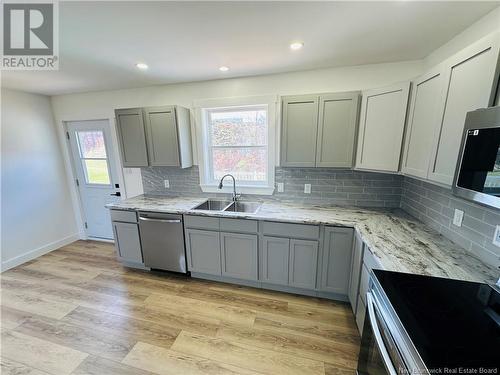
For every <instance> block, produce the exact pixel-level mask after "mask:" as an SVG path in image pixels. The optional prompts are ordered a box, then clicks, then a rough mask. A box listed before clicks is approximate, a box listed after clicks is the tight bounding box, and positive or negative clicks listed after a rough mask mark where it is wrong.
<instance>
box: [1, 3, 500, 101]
mask: <svg viewBox="0 0 500 375" xmlns="http://www.w3.org/2000/svg"><path fill="white" fill-rule="evenodd" d="M498 5H499V3H498V2H477V1H471V2H412V1H396V2H158V1H157V2H124V1H117V2H83V1H77V2H60V70H59V71H49V72H42V71H36V72H13V71H5V72H2V85H3V86H4V87H10V88H16V89H20V90H25V91H31V92H37V93H43V94H48V95H55V94H63V93H71V92H83V91H95V90H109V89H118V88H131V87H142V86H149V85H156V84H165V83H174V82H188V81H200V80H210V79H219V78H226V77H240V76H250V75H259V74H269V73H278V72H287V71H296V70H306V69H315V68H324V67H333V66H349V65H361V64H372V63H381V62H393V61H404V60H414V59H421V58H423V57H425V56H427V55H428V54H429V53H430V52H432V51H433V50H435V49H436V48H438V47H439V46H441V45H443V44H444V43H446V42H447V41H448V40H450V39H451V38H452V37H453V36H455V35H456V34H458V33H459V32H460V31H462V30H464V29H465V28H466V27H467V26H469V25H470V24H472V23H474V22H475V21H476V20H478V19H479V18H481V17H482V16H484V15H485V14H487V13H488V12H489V11H491V10H492V9H494V8H495V7H497V6H498ZM295 40H301V41H304V43H305V46H304V48H303V49H302V50H300V51H291V50H290V49H289V44H290V42H292V41H295ZM139 61H140V62H145V63H147V64H148V65H149V70H148V71H145V72H143V71H139V70H138V69H137V68H135V63H137V62H139ZM221 65H227V66H229V67H230V70H229V71H228V72H225V73H223V72H220V71H219V70H218V67H219V66H221Z"/></svg>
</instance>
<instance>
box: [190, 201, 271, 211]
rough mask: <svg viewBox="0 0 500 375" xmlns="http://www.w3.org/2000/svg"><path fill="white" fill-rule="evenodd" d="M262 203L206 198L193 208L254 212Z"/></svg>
mask: <svg viewBox="0 0 500 375" xmlns="http://www.w3.org/2000/svg"><path fill="white" fill-rule="evenodd" d="M261 205H262V204H261V203H257V202H238V201H236V202H233V201H221V200H216V199H207V200H206V201H205V202H203V203H201V204H199V205H198V206H196V207H194V208H193V210H203V211H225V212H247V213H251V214H254V213H256V212H257V210H258V209H259V208H260V206H261Z"/></svg>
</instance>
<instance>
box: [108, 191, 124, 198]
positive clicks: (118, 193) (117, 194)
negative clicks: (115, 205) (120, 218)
mask: <svg viewBox="0 0 500 375" xmlns="http://www.w3.org/2000/svg"><path fill="white" fill-rule="evenodd" d="M109 195H114V196H117V197H121V196H122V193H120V192H119V191H117V192H116V193H112V194H109Z"/></svg>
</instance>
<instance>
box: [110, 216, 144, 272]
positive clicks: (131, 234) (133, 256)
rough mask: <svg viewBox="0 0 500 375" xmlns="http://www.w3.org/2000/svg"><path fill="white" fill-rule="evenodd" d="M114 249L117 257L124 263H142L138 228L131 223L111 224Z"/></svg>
mask: <svg viewBox="0 0 500 375" xmlns="http://www.w3.org/2000/svg"><path fill="white" fill-rule="evenodd" d="M113 231H114V234H115V247H116V251H117V252H118V256H119V257H120V258H121V259H122V260H123V261H126V262H131V263H142V262H143V261H142V250H141V241H140V237H139V226H138V225H137V224H133V223H120V222H116V221H114V222H113Z"/></svg>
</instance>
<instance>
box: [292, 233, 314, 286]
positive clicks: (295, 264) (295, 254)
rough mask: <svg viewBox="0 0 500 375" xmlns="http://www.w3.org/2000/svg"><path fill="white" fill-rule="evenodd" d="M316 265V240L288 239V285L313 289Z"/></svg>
mask: <svg viewBox="0 0 500 375" xmlns="http://www.w3.org/2000/svg"><path fill="white" fill-rule="evenodd" d="M317 266H318V242H317V241H306V240H290V264H289V274H288V285H290V286H295V287H297V288H304V289H315V287H316V275H317Z"/></svg>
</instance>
